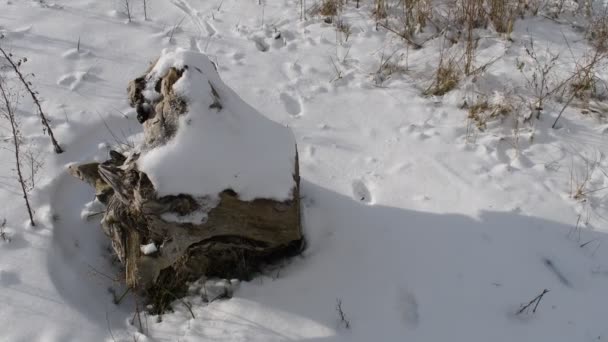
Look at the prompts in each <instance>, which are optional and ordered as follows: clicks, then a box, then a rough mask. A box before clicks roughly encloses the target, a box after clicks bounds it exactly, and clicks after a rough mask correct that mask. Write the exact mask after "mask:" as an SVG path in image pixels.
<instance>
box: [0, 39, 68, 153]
mask: <svg viewBox="0 0 608 342" xmlns="http://www.w3.org/2000/svg"><path fill="white" fill-rule="evenodd" d="M0 53H2V55H3V56H4V58H6V60H7V62H8V63H9V64H10V66H11V68H12V69H13V71H14V72H15V73H16V74H17V76H18V77H19V80H20V81H21V83H22V84H23V86H24V87H25V89H26V90H27V92H28V93H29V94H30V96H31V97H32V100H34V103H35V104H36V107H38V115H40V121H41V122H42V126H43V127H42V129H43V131H44V133H46V134H48V135H49V137H50V138H51V142H52V143H53V147H54V148H55V153H57V154H59V153H63V149H62V148H61V146H60V145H59V143H58V142H57V140H56V139H55V135H54V134H53V130H52V129H51V126H50V125H49V120H48V119H47V118H46V115H45V114H44V112H43V111H42V106H41V105H40V101H39V100H38V96H37V95H36V94H37V93H36V92H35V91H34V90H32V87H31V82H28V81H26V80H25V76H23V73H21V70H19V67H20V66H21V63H22V62H25V61H27V59H23V60H19V61H17V63H15V61H13V59H12V54H10V53H6V51H5V50H4V49H3V48H2V47H0Z"/></svg>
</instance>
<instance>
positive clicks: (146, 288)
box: [68, 68, 303, 311]
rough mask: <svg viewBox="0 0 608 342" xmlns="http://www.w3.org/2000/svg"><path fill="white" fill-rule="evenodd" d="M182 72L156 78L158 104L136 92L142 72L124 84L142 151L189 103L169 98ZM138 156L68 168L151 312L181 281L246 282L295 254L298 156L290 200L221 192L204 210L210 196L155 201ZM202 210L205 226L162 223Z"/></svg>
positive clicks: (161, 137) (170, 130)
mask: <svg viewBox="0 0 608 342" xmlns="http://www.w3.org/2000/svg"><path fill="white" fill-rule="evenodd" d="M150 70H151V69H149V70H148V71H147V72H146V73H148V72H150ZM182 72H183V71H180V70H177V69H175V68H171V69H170V70H169V71H168V73H167V74H166V75H164V76H163V77H161V79H160V80H159V81H158V83H157V88H158V89H157V90H158V91H159V92H160V94H161V96H160V98H159V99H158V100H156V102H149V101H148V100H147V99H146V98H145V97H144V96H142V94H141V92H142V91H143V90H144V89H145V86H146V80H147V75H143V76H141V77H138V78H136V79H135V80H133V81H132V82H131V83H130V84H129V88H128V92H129V100H130V104H131V106H133V107H135V108H136V109H137V113H138V119H139V120H140V122H141V123H142V125H143V127H144V137H145V138H144V145H143V146H142V147H141V148H142V150H144V151H146V150H150V149H153V148H155V147H157V146H159V145H161V144H164V143H165V142H166V141H167V140H169V139H171V137H172V136H173V135H174V134H175V132H176V130H177V129H178V118H179V116H180V115H182V114H183V113H184V112H186V109H187V103H186V102H185V101H184V100H183V99H181V98H179V97H178V96H176V95H175V94H174V93H173V90H172V85H173V84H174V83H175V82H176V81H177V80H178V79H179V78H180V77H181V75H182ZM212 90H213V87H212ZM216 95H217V94H216ZM216 102H217V104H216ZM213 103H214V104H216V105H215V107H214V109H215V110H218V111H221V110H222V106H221V99H220V98H219V96H216V97H215V100H214V102H213ZM138 157H139V154H138V152H137V153H136V152H135V151H133V152H131V153H128V154H127V155H126V156H123V155H122V154H120V153H117V152H114V151H113V152H111V153H110V159H109V160H108V161H105V162H103V163H87V164H81V165H72V166H70V167H69V170H68V171H69V172H70V174H72V175H73V176H75V177H77V178H79V179H81V180H82V181H84V182H86V183H88V184H89V185H91V186H92V187H93V188H94V189H95V192H96V195H97V196H98V198H100V201H102V203H104V204H106V205H107V207H106V211H105V213H104V215H103V219H102V221H101V225H102V228H103V230H104V232H105V233H106V235H108V237H109V238H110V239H111V241H112V246H113V249H114V251H115V253H116V255H117V256H118V258H119V260H120V261H121V263H123V265H124V266H125V279H126V282H127V285H128V286H129V287H131V288H132V289H134V290H137V291H140V292H144V293H145V294H147V295H148V298H149V299H150V300H151V302H152V303H153V304H155V310H157V311H162V310H163V309H164V308H165V307H166V305H167V303H168V302H169V301H170V300H173V299H174V296H175V295H177V294H179V293H181V291H182V290H183V289H184V288H185V285H186V281H189V280H195V279H197V278H199V277H201V276H208V277H223V278H239V279H249V278H251V277H252V276H253V275H254V274H255V272H257V271H259V270H260V268H261V267H262V266H263V265H264V264H265V263H267V262H269V261H272V260H274V259H276V258H278V257H283V256H285V255H288V254H291V253H293V252H296V251H298V250H299V248H300V246H301V242H302V240H303V237H302V229H301V218H300V189H299V184H300V177H299V166H298V156H297V152H296V154H295V156H294V167H293V179H294V187H293V189H292V196H291V199H289V200H287V201H284V202H279V201H274V200H270V199H255V200H253V201H242V200H240V199H239V197H238V194H237V193H235V192H234V191H232V190H231V189H225V190H224V191H223V192H222V193H220V194H219V198H218V199H217V200H216V202H214V203H213V204H215V205H214V206H212V208H211V209H207V210H205V206H206V203H207V202H205V201H207V200H209V199H208V198H197V197H195V196H192V195H189V194H180V195H178V196H164V197H159V196H157V194H156V191H155V189H154V186H153V185H152V182H151V181H150V180H149V178H148V177H147V175H146V174H145V173H143V172H141V171H139V170H138V169H137V159H138ZM269 167H272V166H271V165H269ZM201 210H205V212H206V214H207V219H206V220H205V221H204V222H202V223H196V224H195V223H188V222H182V221H180V222H171V221H168V220H167V219H166V217H165V218H163V217H164V214H167V213H172V214H173V215H177V216H185V215H188V214H192V213H195V212H197V211H201ZM148 243H154V244H155V246H156V247H157V250H158V251H157V252H156V253H154V254H153V255H144V254H143V253H142V252H141V250H140V247H141V245H144V244H148Z"/></svg>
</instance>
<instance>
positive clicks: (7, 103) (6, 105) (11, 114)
mask: <svg viewBox="0 0 608 342" xmlns="http://www.w3.org/2000/svg"><path fill="white" fill-rule="evenodd" d="M0 95H1V96H2V102H3V103H2V108H1V109H0V115H2V116H3V117H4V118H5V119H6V120H7V121H8V122H9V123H10V127H11V135H12V140H13V147H14V149H15V150H14V153H15V166H16V172H17V180H18V181H19V184H20V185H21V191H22V192H23V199H24V200H25V207H26V208H27V213H28V215H29V217H30V224H31V225H32V226H35V225H36V223H35V222H34V215H33V212H32V207H31V206H30V200H29V198H28V194H27V193H28V186H27V180H26V179H25V177H24V174H23V171H22V168H21V157H22V156H21V136H20V135H21V133H20V130H19V122H18V120H17V118H16V116H15V110H14V107H13V105H12V103H11V99H10V94H9V91H8V89H7V88H6V83H4V79H2V78H0Z"/></svg>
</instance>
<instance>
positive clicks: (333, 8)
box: [317, 0, 342, 17]
mask: <svg viewBox="0 0 608 342" xmlns="http://www.w3.org/2000/svg"><path fill="white" fill-rule="evenodd" d="M341 8H342V1H341V0H323V1H321V4H320V5H319V7H318V9H317V14H319V15H322V16H325V17H335V16H336V15H338V13H339V12H340V9H341Z"/></svg>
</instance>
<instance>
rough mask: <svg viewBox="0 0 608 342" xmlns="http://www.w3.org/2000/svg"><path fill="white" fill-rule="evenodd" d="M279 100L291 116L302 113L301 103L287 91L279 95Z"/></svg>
mask: <svg viewBox="0 0 608 342" xmlns="http://www.w3.org/2000/svg"><path fill="white" fill-rule="evenodd" d="M279 98H280V99H281V102H282V103H283V105H284V106H285V110H286V111H287V113H289V114H290V115H293V116H298V115H300V114H301V113H302V105H301V104H300V101H299V100H298V99H296V98H294V97H293V96H291V95H289V94H287V93H281V95H279Z"/></svg>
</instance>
